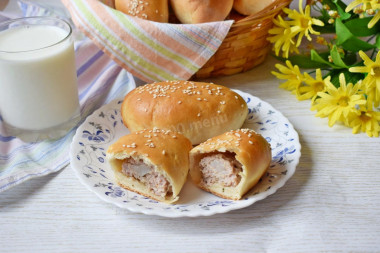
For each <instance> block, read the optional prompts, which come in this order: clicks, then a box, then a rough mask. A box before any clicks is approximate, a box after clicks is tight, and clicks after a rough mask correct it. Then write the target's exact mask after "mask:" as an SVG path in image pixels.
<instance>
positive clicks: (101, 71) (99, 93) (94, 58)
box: [0, 1, 135, 192]
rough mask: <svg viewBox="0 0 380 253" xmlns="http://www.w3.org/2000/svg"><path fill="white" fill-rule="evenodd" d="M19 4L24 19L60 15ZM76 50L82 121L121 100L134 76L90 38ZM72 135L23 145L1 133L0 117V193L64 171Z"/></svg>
mask: <svg viewBox="0 0 380 253" xmlns="http://www.w3.org/2000/svg"><path fill="white" fill-rule="evenodd" d="M19 3H20V7H21V9H22V10H23V13H24V15H27V16H36V15H58V16H59V15H60V14H57V13H53V12H52V11H50V10H48V9H45V8H44V7H43V6H39V5H37V4H34V3H31V2H26V1H22V2H19ZM1 19H5V17H2V18H1ZM75 50H76V64H77V75H78V83H79V86H78V92H79V96H80V104H81V113H82V120H84V118H85V117H86V116H87V115H89V114H90V113H92V112H93V111H94V110H95V109H97V108H99V107H100V106H101V105H103V104H105V103H108V102H110V101H111V100H113V99H116V98H120V97H123V96H124V95H125V94H126V93H128V92H129V91H130V90H132V89H133V88H135V82H134V80H133V76H132V75H131V74H130V73H128V72H126V71H125V70H123V69H122V68H121V67H120V66H119V65H117V64H116V63H115V62H114V61H113V60H111V59H110V58H109V57H108V56H107V55H106V54H104V53H103V52H102V51H101V50H99V48H98V47H97V46H95V45H94V43H93V42H92V41H91V40H90V39H84V40H82V41H77V42H76V44H75ZM0 92H1V91H0ZM74 134H75V129H73V130H71V131H70V132H69V133H68V134H67V135H66V136H65V137H63V138H62V139H59V140H57V141H43V142H39V143H25V142H22V141H21V140H20V139H18V138H15V137H13V136H7V135H6V134H5V133H4V129H3V125H2V120H1V115H0V192H1V191H4V190H7V189H9V188H11V187H12V186H15V185H17V184H20V183H22V182H24V181H26V180H28V179H31V178H34V177H39V176H44V175H47V174H49V173H52V172H55V171H58V170H60V169H62V168H64V167H65V166H66V165H67V164H68V163H69V148H70V143H71V140H72V138H73V136H74Z"/></svg>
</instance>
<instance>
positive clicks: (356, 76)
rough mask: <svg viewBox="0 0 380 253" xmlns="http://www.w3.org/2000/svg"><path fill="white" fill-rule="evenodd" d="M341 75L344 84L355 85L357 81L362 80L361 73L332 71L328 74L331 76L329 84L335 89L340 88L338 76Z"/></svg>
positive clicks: (346, 70)
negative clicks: (342, 75) (344, 80)
mask: <svg viewBox="0 0 380 253" xmlns="http://www.w3.org/2000/svg"><path fill="white" fill-rule="evenodd" d="M341 73H343V74H344V77H345V79H346V83H353V84H356V83H357V82H358V81H359V80H361V79H363V78H364V75H363V74H361V73H351V72H350V71H348V69H345V70H333V71H331V72H330V73H329V75H330V76H331V80H330V81H331V83H332V84H334V86H335V87H340V82H339V75H340V74H341Z"/></svg>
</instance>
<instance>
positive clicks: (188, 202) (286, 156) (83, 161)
mask: <svg viewBox="0 0 380 253" xmlns="http://www.w3.org/2000/svg"><path fill="white" fill-rule="evenodd" d="M235 91H236V92H237V93H239V94H240V95H241V96H242V97H243V98H244V99H245V100H246V102H247V104H248V108H249V113H248V117H247V119H246V121H245V123H244V125H243V128H250V129H254V130H255V131H256V132H258V133H260V134H262V135H263V136H264V137H265V138H266V139H267V140H268V142H269V143H270V144H271V147H272V156H273V158H272V163H271V166H270V168H269V169H268V171H267V173H266V174H265V175H264V176H263V177H262V179H261V180H260V182H259V183H258V184H257V185H256V186H255V187H254V188H253V189H252V190H251V191H250V192H249V193H247V194H246V196H245V197H244V198H243V199H242V200H239V201H231V200H226V199H222V198H219V197H216V196H214V195H212V194H210V193H207V192H204V191H202V190H200V189H198V188H197V187H196V186H194V185H193V184H192V183H191V182H190V180H188V182H187V183H186V184H185V186H184V188H183V189H182V191H181V193H180V200H179V201H178V202H177V203H176V204H172V205H169V204H164V203H160V202H157V201H154V200H151V199H149V198H146V197H144V196H141V195H139V194H136V193H134V192H130V191H128V190H125V189H123V188H121V187H119V186H118V185H117V184H116V183H115V181H114V177H113V173H112V171H111V169H110V166H109V164H108V163H107V161H106V160H105V157H106V150H107V148H108V146H109V145H110V144H112V143H113V142H115V141H116V140H117V139H118V138H120V137H121V136H123V135H125V134H128V133H129V130H128V129H127V128H126V127H125V126H124V125H123V124H122V121H121V116H120V104H121V102H122V101H121V100H114V101H112V102H111V103H109V104H107V105H104V106H103V107H101V108H100V109H98V110H97V111H95V112H94V113H93V114H92V115H91V116H89V117H88V118H87V119H86V121H85V122H84V123H83V124H82V125H81V126H80V127H79V128H78V129H77V132H76V134H75V136H74V139H73V142H72V144H71V150H70V160H71V167H72V168H73V169H74V171H75V174H76V175H77V176H78V178H79V179H80V181H81V182H82V183H83V184H84V185H85V186H86V187H87V188H88V189H89V190H90V191H92V192H94V193H95V194H96V195H97V196H98V197H100V198H101V199H102V200H104V201H106V202H109V203H113V204H115V205H117V206H119V207H121V208H125V209H128V210H130V211H132V212H139V213H144V214H149V215H159V216H165V217H185V216H188V217H195V216H209V215H213V214H216V213H225V212H228V211H231V210H235V209H240V208H244V207H247V206H249V205H252V204H253V203H255V202H256V201H258V200H262V199H264V198H266V197H267V196H269V195H271V194H273V193H275V192H276V191H277V190H278V189H279V188H280V187H282V186H283V185H284V184H285V182H286V181H287V180H288V179H289V178H290V177H291V176H292V175H293V174H294V172H295V170H296V166H297V164H298V161H299V157H300V155H301V152H300V151H301V146H300V143H299V139H298V134H297V132H296V131H295V130H294V128H293V126H292V125H291V123H289V121H288V120H287V119H286V118H285V117H284V116H283V115H282V114H281V113H280V112H279V111H277V110H276V109H274V108H273V107H272V106H271V105H269V104H268V103H266V102H264V101H262V100H260V99H259V98H257V97H254V96H252V95H250V94H247V93H244V92H241V91H238V90H235Z"/></svg>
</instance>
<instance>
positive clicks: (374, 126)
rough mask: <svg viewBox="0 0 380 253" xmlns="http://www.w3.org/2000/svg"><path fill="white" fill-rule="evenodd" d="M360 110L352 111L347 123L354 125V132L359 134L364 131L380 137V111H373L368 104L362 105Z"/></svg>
mask: <svg viewBox="0 0 380 253" xmlns="http://www.w3.org/2000/svg"><path fill="white" fill-rule="evenodd" d="M371 108H372V107H371ZM358 111H359V113H352V114H350V117H349V118H348V123H347V125H348V126H349V127H352V133H353V134H357V133H358V132H359V131H362V132H365V133H367V135H368V136H369V137H379V132H380V125H379V124H380V112H377V111H373V110H372V109H369V108H368V107H367V106H361V107H360V108H359V110H358Z"/></svg>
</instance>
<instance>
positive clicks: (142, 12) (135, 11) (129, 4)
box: [115, 0, 169, 23]
mask: <svg viewBox="0 0 380 253" xmlns="http://www.w3.org/2000/svg"><path fill="white" fill-rule="evenodd" d="M115 8H116V10H119V11H121V12H124V13H125V14H128V15H131V16H135V17H139V18H143V19H147V20H151V21H156V22H162V23H167V22H168V19H169V7H168V0H115Z"/></svg>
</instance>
